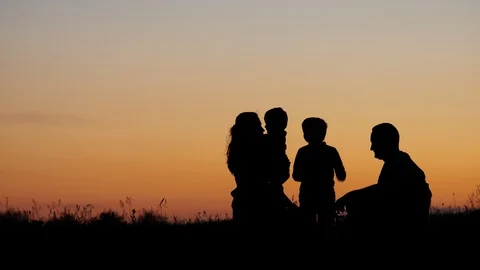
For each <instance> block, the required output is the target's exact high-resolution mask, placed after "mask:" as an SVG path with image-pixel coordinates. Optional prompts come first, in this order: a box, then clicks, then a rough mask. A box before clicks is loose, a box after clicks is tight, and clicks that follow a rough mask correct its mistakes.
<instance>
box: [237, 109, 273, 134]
mask: <svg viewBox="0 0 480 270" xmlns="http://www.w3.org/2000/svg"><path fill="white" fill-rule="evenodd" d="M264 131H265V130H264V129H263V127H262V122H260V118H259V117H258V114H257V113H255V112H242V113H240V114H239V115H238V116H237V118H235V124H234V125H233V126H232V128H231V130H230V135H231V136H232V139H233V137H238V138H239V139H244V138H252V137H253V138H254V137H258V136H261V135H262V134H263V132H264Z"/></svg>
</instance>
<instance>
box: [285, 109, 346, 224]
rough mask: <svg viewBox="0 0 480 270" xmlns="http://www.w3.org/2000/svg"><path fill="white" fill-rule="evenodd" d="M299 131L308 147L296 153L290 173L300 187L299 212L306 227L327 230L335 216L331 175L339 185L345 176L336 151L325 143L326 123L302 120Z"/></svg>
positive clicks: (314, 119) (319, 120)
mask: <svg viewBox="0 0 480 270" xmlns="http://www.w3.org/2000/svg"><path fill="white" fill-rule="evenodd" d="M302 130H303V137H304V139H305V141H306V142H307V143H308V144H307V145H305V146H303V147H301V148H300V149H299V150H298V152H297V155H296V157H295V161H294V164H293V173H292V177H293V179H294V180H295V181H297V182H300V183H301V184H300V192H299V202H300V210H301V212H302V215H303V218H304V222H305V225H306V226H309V228H315V226H318V228H320V229H324V230H325V229H326V230H329V229H331V228H332V227H333V224H334V221H335V215H336V211H335V189H334V186H335V181H334V180H335V175H336V177H337V179H338V180H339V181H342V182H343V181H345V179H346V177H347V174H346V171H345V167H344V165H343V162H342V159H341V157H340V154H339V153H338V151H337V149H336V148H335V147H333V146H330V145H328V144H327V143H325V136H326V134H327V123H326V122H325V121H324V120H323V119H321V118H318V117H309V118H306V119H305V120H304V121H303V123H302ZM317 218H318V223H317Z"/></svg>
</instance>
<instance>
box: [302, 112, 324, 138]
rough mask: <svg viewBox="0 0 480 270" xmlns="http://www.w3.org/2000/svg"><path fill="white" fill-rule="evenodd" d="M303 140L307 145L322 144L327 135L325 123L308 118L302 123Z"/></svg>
mask: <svg viewBox="0 0 480 270" xmlns="http://www.w3.org/2000/svg"><path fill="white" fill-rule="evenodd" d="M302 130H303V138H304V139H305V141H307V142H308V143H312V142H323V141H324V140H325V136H326V135H327V122H325V120H323V119H322V118H319V117H309V118H306V119H305V120H303V122H302Z"/></svg>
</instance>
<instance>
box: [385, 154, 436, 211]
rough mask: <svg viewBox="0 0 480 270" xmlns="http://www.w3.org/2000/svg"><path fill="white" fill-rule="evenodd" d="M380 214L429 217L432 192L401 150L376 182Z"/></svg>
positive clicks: (424, 178) (415, 166)
mask: <svg viewBox="0 0 480 270" xmlns="http://www.w3.org/2000/svg"><path fill="white" fill-rule="evenodd" d="M378 187H379V190H380V191H381V193H382V194H383V195H382V198H383V199H382V206H383V208H390V209H383V211H389V212H392V213H393V212H396V213H399V214H400V212H403V213H404V214H407V215H410V214H415V215H417V214H418V215H425V214H428V209H429V208H430V201H431V197H432V193H431V191H430V188H429V186H428V183H427V181H426V176H425V173H424V172H423V170H422V169H421V168H420V167H418V166H417V164H416V163H415V162H414V161H413V160H412V159H411V158H410V156H409V155H408V154H407V153H405V152H402V151H400V152H399V153H398V154H397V155H395V156H394V157H393V158H392V159H391V160H389V161H386V162H385V164H384V165H383V168H382V171H381V172H380V176H379V179H378Z"/></svg>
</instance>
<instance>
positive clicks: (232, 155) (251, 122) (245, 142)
mask: <svg viewBox="0 0 480 270" xmlns="http://www.w3.org/2000/svg"><path fill="white" fill-rule="evenodd" d="M264 131H265V130H264V129H263V127H262V122H261V121H260V118H259V117H258V114H257V113H255V112H242V113H240V114H239V115H238V116H237V117H236V119H235V124H234V125H233V126H232V128H231V129H230V143H229V144H228V149H227V164H228V168H229V170H230V172H232V173H233V172H234V171H235V167H236V165H235V164H234V163H235V162H234V160H237V161H238V160H239V159H242V158H249V157H246V156H245V155H248V153H249V152H250V150H252V149H255V148H256V147H258V143H259V142H260V139H261V137H262V135H263V132H264Z"/></svg>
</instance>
